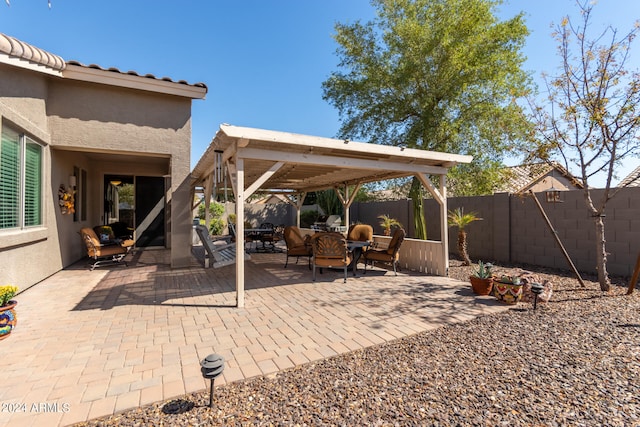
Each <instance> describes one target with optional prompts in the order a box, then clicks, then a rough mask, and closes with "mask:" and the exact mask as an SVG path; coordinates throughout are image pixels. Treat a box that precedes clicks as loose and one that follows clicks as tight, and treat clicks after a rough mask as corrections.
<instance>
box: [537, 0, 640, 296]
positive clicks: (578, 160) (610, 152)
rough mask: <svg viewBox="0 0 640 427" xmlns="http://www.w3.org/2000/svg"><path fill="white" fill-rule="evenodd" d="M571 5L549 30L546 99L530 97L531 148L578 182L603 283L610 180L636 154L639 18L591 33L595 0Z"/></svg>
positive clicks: (603, 284) (606, 283) (639, 150)
mask: <svg viewBox="0 0 640 427" xmlns="http://www.w3.org/2000/svg"><path fill="white" fill-rule="evenodd" d="M577 6H578V8H579V10H580V18H579V19H577V21H578V22H577V23H575V22H573V21H572V20H571V19H570V18H569V17H568V16H567V17H564V18H563V19H562V21H561V23H560V24H559V25H558V26H557V27H556V31H555V32H554V37H555V38H556V40H557V42H558V53H559V57H560V59H561V68H560V72H559V73H558V75H557V76H554V77H549V76H544V80H545V83H546V88H547V94H545V95H546V96H547V98H546V100H545V101H543V102H540V103H536V102H533V103H532V106H533V108H532V111H533V116H534V121H535V123H536V125H537V133H536V137H537V138H536V143H535V144H534V149H533V150H531V152H530V153H529V154H530V158H538V159H543V160H546V161H550V160H551V159H556V160H558V159H559V160H560V161H561V162H562V163H563V164H564V166H565V167H566V168H567V169H569V170H572V171H574V175H575V176H576V177H577V178H578V179H579V180H580V181H581V182H582V184H583V186H584V190H583V191H584V201H585V205H586V209H587V211H588V213H589V215H590V216H591V217H592V218H593V223H594V226H595V230H596V261H597V270H598V281H599V283H600V288H601V289H602V290H603V291H608V290H609V289H610V287H611V281H610V279H609V275H608V272H607V250H606V240H605V209H606V206H607V202H609V200H611V198H612V197H614V196H615V194H616V193H617V192H618V191H619V189H615V188H611V182H612V179H613V178H614V177H615V170H616V167H617V166H619V165H620V164H621V163H622V161H623V160H624V159H626V158H629V157H638V156H640V74H639V73H638V71H637V70H636V71H633V72H630V71H629V70H628V69H627V64H628V61H629V57H630V48H631V45H632V42H633V40H634V39H635V37H636V36H637V34H638V31H639V29H640V25H639V24H638V23H637V22H636V25H635V26H634V28H632V29H631V30H630V31H629V32H626V33H624V34H619V33H618V30H617V29H615V28H612V27H607V28H606V29H605V30H604V31H602V32H600V33H596V34H595V35H594V36H591V34H590V33H589V31H590V30H591V29H592V28H593V26H592V25H590V24H591V23H592V12H593V4H592V2H588V1H585V0H581V1H577ZM575 171H577V172H575ZM596 174H605V175H606V185H605V188H604V190H603V191H602V193H601V195H598V196H597V198H596V195H595V193H594V192H593V188H591V187H589V179H591V178H593V177H594V175H596Z"/></svg>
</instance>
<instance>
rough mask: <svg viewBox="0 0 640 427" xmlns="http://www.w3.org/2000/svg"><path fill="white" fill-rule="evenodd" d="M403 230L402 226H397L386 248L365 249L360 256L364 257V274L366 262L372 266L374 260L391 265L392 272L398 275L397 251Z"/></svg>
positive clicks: (400, 243) (401, 240)
mask: <svg viewBox="0 0 640 427" xmlns="http://www.w3.org/2000/svg"><path fill="white" fill-rule="evenodd" d="M404 237H405V231H404V229H402V228H397V229H396V231H395V232H394V233H393V237H392V238H391V242H389V247H388V248H387V249H370V250H368V251H366V252H365V253H364V254H363V255H362V256H363V258H364V274H367V264H369V263H370V264H371V266H372V267H373V263H374V262H384V263H387V264H391V265H392V266H393V272H394V273H395V275H396V276H397V275H398V270H400V266H399V265H398V260H399V259H400V257H399V254H398V251H399V250H400V246H401V245H402V242H403V241H404Z"/></svg>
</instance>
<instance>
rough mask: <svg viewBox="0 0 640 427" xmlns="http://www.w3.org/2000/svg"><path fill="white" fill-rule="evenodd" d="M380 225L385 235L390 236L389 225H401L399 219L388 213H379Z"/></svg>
mask: <svg viewBox="0 0 640 427" xmlns="http://www.w3.org/2000/svg"><path fill="white" fill-rule="evenodd" d="M378 219H379V220H380V227H382V229H383V232H384V235H385V236H391V227H402V224H400V221H398V220H397V219H395V218H391V217H390V216H389V215H379V216H378Z"/></svg>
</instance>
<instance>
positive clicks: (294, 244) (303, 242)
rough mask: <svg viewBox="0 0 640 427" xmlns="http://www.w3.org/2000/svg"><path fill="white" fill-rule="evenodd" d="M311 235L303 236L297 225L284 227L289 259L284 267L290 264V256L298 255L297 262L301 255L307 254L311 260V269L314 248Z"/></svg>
mask: <svg viewBox="0 0 640 427" xmlns="http://www.w3.org/2000/svg"><path fill="white" fill-rule="evenodd" d="M310 238H311V236H306V237H302V233H300V229H299V228H298V227H296V226H295V225H290V226H288V227H285V228H284V241H285V243H286V244H287V260H286V261H285V263H284V268H287V265H289V257H292V256H294V257H296V264H297V263H298V260H299V259H300V257H301V256H305V257H307V258H308V260H309V270H311V257H312V256H313V248H312V247H311V239H310Z"/></svg>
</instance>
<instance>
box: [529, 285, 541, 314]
mask: <svg viewBox="0 0 640 427" xmlns="http://www.w3.org/2000/svg"><path fill="white" fill-rule="evenodd" d="M531 292H533V295H534V296H533V309H534V310H535V309H536V306H537V305H538V295H540V294H541V293H543V292H544V286H542V285H541V284H540V283H532V284H531Z"/></svg>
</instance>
